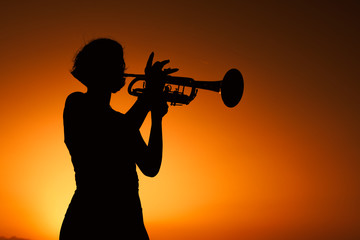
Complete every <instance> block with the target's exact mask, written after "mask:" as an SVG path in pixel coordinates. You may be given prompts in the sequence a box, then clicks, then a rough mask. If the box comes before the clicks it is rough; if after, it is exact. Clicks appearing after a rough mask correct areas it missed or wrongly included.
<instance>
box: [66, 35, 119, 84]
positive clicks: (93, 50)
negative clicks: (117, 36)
mask: <svg viewBox="0 0 360 240" xmlns="http://www.w3.org/2000/svg"><path fill="white" fill-rule="evenodd" d="M123 57H124V53H123V47H122V46H121V44H120V43H118V42H116V41H114V40H112V39H108V38H98V39H95V40H92V41H90V42H89V43H88V44H86V45H85V46H84V47H83V48H82V49H81V50H79V51H78V53H77V55H76V56H75V58H74V65H73V68H72V70H71V74H72V75H73V76H74V77H75V78H76V79H78V80H79V81H80V82H81V83H83V84H84V85H85V86H88V85H89V83H90V81H92V80H94V79H96V78H99V77H101V76H103V75H104V74H106V72H107V71H108V70H109V69H111V68H112V67H119V64H121V65H122V66H123V67H125V63H124V58H123Z"/></svg>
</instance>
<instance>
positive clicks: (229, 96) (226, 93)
mask: <svg viewBox="0 0 360 240" xmlns="http://www.w3.org/2000/svg"><path fill="white" fill-rule="evenodd" d="M243 93H244V79H243V76H242V75H241V72H240V71H239V70H237V69H235V68H233V69H230V70H229V71H228V72H227V73H226V74H225V76H224V79H223V81H222V83H221V98H222V100H223V102H224V104H225V105H226V106H227V107H230V108H232V107H235V106H236V105H237V104H238V103H239V102H240V100H241V98H242V95H243Z"/></svg>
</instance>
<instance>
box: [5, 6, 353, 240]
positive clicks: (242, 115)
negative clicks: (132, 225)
mask: <svg viewBox="0 0 360 240" xmlns="http://www.w3.org/2000/svg"><path fill="white" fill-rule="evenodd" d="M30 2H31V3H30ZM121 2H122V1H99V2H98V3H95V1H75V3H74V2H73V1H60V2H58V3H56V4H54V3H52V1H35V3H33V1H19V2H18V1H13V2H8V1H5V2H4V3H1V7H0V16H1V17H0V20H1V21H0V26H1V30H2V33H1V36H0V50H1V51H0V98H1V101H0V111H1V118H0V132H1V134H0V136H1V138H0V152H1V158H0V182H1V184H0V237H1V236H3V237H6V238H10V237H12V236H16V237H19V238H26V239H30V240H56V239H58V234H59V230H60V227H61V223H62V220H63V217H64V214H65V212H66V209H67V206H68V204H69V202H70V200H71V197H72V195H73V192H74V190H75V179H74V171H73V167H72V164H71V160H70V155H69V153H68V151H67V149H66V146H65V144H64V142H63V125H62V124H63V123H62V111H63V108H64V102H65V99H66V97H67V95H68V94H70V93H71V92H74V91H83V92H85V91H86V88H85V87H84V86H83V85H82V84H81V83H80V82H78V81H77V80H76V79H74V78H73V77H72V76H71V74H70V73H69V71H70V69H71V67H72V60H73V57H74V55H75V54H76V51H77V50H78V49H79V48H81V47H82V46H83V45H84V44H85V43H86V42H88V41H90V40H92V39H94V38H98V37H109V38H113V39H115V40H117V41H119V42H120V43H121V44H122V45H123V46H124V54H125V55H124V57H125V62H126V67H127V70H126V71H127V72H128V73H140V74H142V73H143V72H144V67H145V64H146V61H147V58H148V56H149V54H150V53H151V52H152V51H154V52H155V60H164V59H170V63H169V64H168V65H169V67H176V68H179V69H180V70H179V71H178V72H177V73H176V74H174V75H177V76H184V77H192V78H194V79H196V80H204V81H211V80H214V81H215V80H221V79H222V78H223V76H224V74H225V73H226V71H227V70H229V69H231V68H238V69H239V70H240V71H241V72H242V74H243V76H244V80H245V91H244V95H243V99H242V100H241V102H240V103H239V105H238V106H237V107H235V108H232V109H229V108H226V107H225V106H224V104H223V102H222V100H221V97H220V95H219V94H218V93H215V92H211V91H205V90H199V92H198V96H197V97H196V98H195V100H194V101H193V102H191V103H190V104H189V105H188V106H181V107H170V108H169V113H168V114H167V115H166V116H165V118H164V123H163V131H164V158H163V165H162V168H161V170H160V173H159V175H158V176H157V177H155V178H147V177H145V176H143V175H142V174H141V173H140V172H138V174H139V178H140V197H141V201H142V206H143V213H144V220H145V226H146V228H147V230H148V232H149V235H150V239H154V240H165V239H172V240H180V239H200V240H201V239H204V240H220V239H228V240H235V239H244V240H252V239H257V240H267V239H299V240H300V239H314V240H315V239H338V240H340V239H356V238H360V208H359V206H358V205H359V202H360V192H359V189H360V174H359V173H360V161H359V159H360V154H359V147H358V145H359V134H360V131H359V130H360V128H359V120H360V114H359V113H360V111H359V106H360V101H359V100H360V98H359V73H358V68H359V66H358V65H359V60H358V56H359V54H360V53H359V47H358V43H359V42H360V39H359V34H358V33H359V30H360V29H359V24H358V23H359V14H358V12H359V10H360V9H359V6H360V5H359V3H358V2H357V1H345V2H341V4H340V2H339V3H335V2H331V3H329V2H327V3H326V4H320V2H318V3H314V2H313V1H299V2H297V3H295V2H293V1H289V2H288V1H279V2H277V1H276V2H277V3H276V4H274V5H272V4H270V3H269V1H264V2H263V3H252V2H251V1H248V2H247V3H245V2H243V1H230V0H225V1H170V2H169V1H166V2H165V1H158V2H156V3H155V4H154V5H152V4H151V2H152V1H132V2H131V1H129V2H127V3H121ZM270 2H271V1H270ZM290 2H291V3H290ZM129 81H130V79H128V80H127V84H128V83H129ZM135 100H136V98H135V97H133V96H130V95H129V94H128V93H127V85H126V86H125V87H124V89H122V90H121V91H120V92H119V93H117V94H115V95H113V98H112V102H111V105H112V107H113V108H114V109H115V110H118V111H120V112H126V111H127V110H128V109H129V107H130V106H131V105H132V104H133V103H134V102H135ZM150 123H151V122H150V119H146V121H145V123H144V125H143V127H142V129H141V133H142V135H143V137H144V139H145V140H147V139H148V137H149V129H150Z"/></svg>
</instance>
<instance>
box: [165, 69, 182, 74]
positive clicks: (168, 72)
mask: <svg viewBox="0 0 360 240" xmlns="http://www.w3.org/2000/svg"><path fill="white" fill-rule="evenodd" d="M177 71H179V69H178V68H166V69H164V73H165V74H171V73H174V72H177Z"/></svg>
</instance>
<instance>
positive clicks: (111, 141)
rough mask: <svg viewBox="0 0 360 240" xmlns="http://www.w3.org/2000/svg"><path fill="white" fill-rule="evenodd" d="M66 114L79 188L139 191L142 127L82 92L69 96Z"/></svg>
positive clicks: (65, 128) (94, 190) (66, 137)
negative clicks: (138, 127) (137, 165)
mask: <svg viewBox="0 0 360 240" xmlns="http://www.w3.org/2000/svg"><path fill="white" fill-rule="evenodd" d="M63 117H64V134H65V144H66V146H67V148H68V150H69V152H70V155H71V160H72V163H73V166H74V171H75V180H76V186H77V189H78V190H81V191H84V192H85V191H91V192H97V191H101V192H106V191H107V192H114V191H115V192H117V194H118V193H121V192H123V193H124V195H126V194H127V193H129V192H134V191H136V192H137V191H138V176H137V173H136V159H137V157H139V156H137V152H138V150H139V147H142V146H140V145H141V144H144V141H143V139H142V137H141V135H140V132H139V129H135V128H134V127H133V126H132V125H131V123H130V122H128V120H126V118H125V116H124V115H123V114H121V113H119V112H117V111H115V110H113V109H112V108H110V107H103V106H98V105H96V104H94V102H92V101H91V99H90V98H88V96H86V94H84V93H80V92H75V93H72V94H70V95H69V96H68V98H67V100H66V104H65V108H64V115H63Z"/></svg>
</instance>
